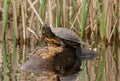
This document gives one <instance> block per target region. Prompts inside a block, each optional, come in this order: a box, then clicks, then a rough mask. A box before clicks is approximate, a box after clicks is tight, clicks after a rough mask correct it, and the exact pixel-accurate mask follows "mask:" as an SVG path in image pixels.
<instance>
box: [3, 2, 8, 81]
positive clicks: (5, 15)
mask: <svg viewBox="0 0 120 81" xmlns="http://www.w3.org/2000/svg"><path fill="white" fill-rule="evenodd" d="M9 4H10V3H9V0H4V12H3V25H2V60H3V64H2V68H3V72H2V74H3V81H7V80H8V78H7V72H8V67H7V51H6V38H5V36H6V27H7V18H8V9H9Z"/></svg>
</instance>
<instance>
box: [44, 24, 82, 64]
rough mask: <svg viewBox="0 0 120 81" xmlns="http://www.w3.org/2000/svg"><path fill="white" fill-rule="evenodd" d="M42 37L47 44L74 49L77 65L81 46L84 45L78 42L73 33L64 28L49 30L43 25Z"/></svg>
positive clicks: (76, 36)
mask: <svg viewBox="0 0 120 81" xmlns="http://www.w3.org/2000/svg"><path fill="white" fill-rule="evenodd" d="M43 37H44V41H45V42H46V43H47V44H55V45H59V46H63V47H73V48H76V56H77V61H76V63H78V65H79V59H80V54H81V51H80V50H81V44H84V42H83V41H81V40H80V38H79V36H78V35H77V34H76V33H75V32H73V31H71V30H69V29H66V28H51V27H49V26H48V25H46V24H45V25H44V26H43ZM76 65H77V64H76Z"/></svg>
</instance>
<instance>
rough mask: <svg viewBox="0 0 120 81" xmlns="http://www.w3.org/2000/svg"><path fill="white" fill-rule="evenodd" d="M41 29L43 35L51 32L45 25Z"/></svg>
mask: <svg viewBox="0 0 120 81" xmlns="http://www.w3.org/2000/svg"><path fill="white" fill-rule="evenodd" d="M42 29H43V33H47V32H51V28H50V26H48V25H47V24H44V25H43V26H42Z"/></svg>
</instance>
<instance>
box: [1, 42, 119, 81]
mask: <svg viewBox="0 0 120 81" xmlns="http://www.w3.org/2000/svg"><path fill="white" fill-rule="evenodd" d="M7 46H9V47H8V48H7V69H6V72H7V73H4V71H3V70H2V69H1V68H0V71H1V70H2V71H1V73H2V77H1V78H0V81H3V80H4V81H5V78H6V80H7V81H39V78H40V76H41V75H40V74H33V73H30V72H26V71H22V70H20V65H21V64H22V63H24V62H25V61H24V59H25V58H29V57H30V55H29V53H30V52H32V51H33V50H34V48H35V47H31V48H28V47H25V48H23V49H20V48H21V47H19V46H17V52H16V58H15V62H14V64H12V60H11V59H12V52H13V49H12V48H11V47H12V46H11V44H7ZM113 49H114V48H113V47H112V46H107V47H106V48H105V49H104V50H102V51H103V52H101V50H99V53H100V54H99V56H98V57H97V58H95V59H92V60H89V61H86V63H85V68H82V71H84V74H85V75H83V74H82V71H81V72H80V73H79V74H78V75H77V76H75V75H74V76H73V77H77V79H78V77H80V78H81V77H82V76H84V77H85V81H120V51H119V50H120V48H117V49H116V50H113ZM23 50H26V51H24V52H26V53H25V54H26V56H25V57H24V59H23V58H22V57H23V55H22V54H23ZM0 54H1V53H0ZM0 56H1V55H0ZM84 69H85V70H84ZM70 77H71V76H70ZM70 77H65V78H63V79H62V81H68V80H69V81H70V80H71V81H74V79H73V80H72V79H70ZM66 78H67V79H66ZM77 79H76V81H77Z"/></svg>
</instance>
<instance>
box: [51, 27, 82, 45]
mask: <svg viewBox="0 0 120 81" xmlns="http://www.w3.org/2000/svg"><path fill="white" fill-rule="evenodd" d="M51 30H52V32H53V33H54V34H55V35H56V36H58V37H60V38H62V39H65V40H68V41H71V42H75V43H79V44H84V42H83V41H82V40H80V38H79V36H78V35H77V34H76V33H75V32H73V31H71V30H69V29H66V28H51Z"/></svg>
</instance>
